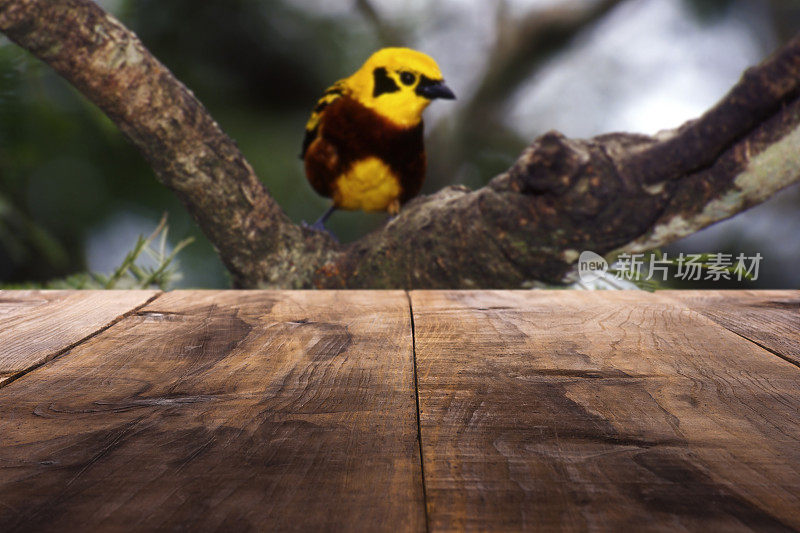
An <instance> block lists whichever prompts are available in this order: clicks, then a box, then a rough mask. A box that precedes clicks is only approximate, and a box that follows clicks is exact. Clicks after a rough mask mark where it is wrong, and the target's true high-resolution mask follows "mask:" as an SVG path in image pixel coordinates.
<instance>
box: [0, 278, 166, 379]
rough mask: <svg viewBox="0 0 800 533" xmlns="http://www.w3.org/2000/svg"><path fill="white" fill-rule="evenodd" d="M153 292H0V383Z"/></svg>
mask: <svg viewBox="0 0 800 533" xmlns="http://www.w3.org/2000/svg"><path fill="white" fill-rule="evenodd" d="M156 294H158V292H157V291H6V290H3V291H0V387H1V386H2V385H3V384H4V383H5V382H7V381H9V380H11V379H13V378H14V377H15V376H17V375H19V374H20V373H22V372H26V371H28V370H30V369H31V368H33V367H36V366H37V365H40V364H42V363H43V362H45V361H47V360H49V359H50V358H52V357H53V356H54V355H56V354H58V353H59V352H60V351H61V350H64V349H65V348H67V347H69V346H71V345H73V344H75V343H76V342H78V341H80V340H82V339H85V338H86V337H88V336H89V335H91V334H93V333H95V332H97V331H99V330H101V329H102V328H104V327H106V326H108V325H109V324H111V323H112V322H114V320H116V319H117V318H119V317H121V316H122V315H124V314H125V313H128V312H130V311H131V310H133V309H136V308H137V307H139V306H141V305H144V304H145V303H146V302H147V301H148V300H149V299H150V298H152V297H153V296H155V295H156Z"/></svg>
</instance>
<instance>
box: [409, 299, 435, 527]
mask: <svg viewBox="0 0 800 533" xmlns="http://www.w3.org/2000/svg"><path fill="white" fill-rule="evenodd" d="M405 293H406V299H408V315H409V318H410V319H411V354H412V356H413V358H414V401H415V404H416V409H417V442H418V443H419V469H420V476H421V477H422V501H423V504H424V506H425V531H426V532H430V530H431V523H430V516H429V514H428V491H427V488H426V486H425V484H426V480H425V455H424V454H423V453H422V422H421V421H420V414H419V375H418V373H417V332H416V329H415V328H414V304H413V303H412V301H411V293H409V292H408V291H405Z"/></svg>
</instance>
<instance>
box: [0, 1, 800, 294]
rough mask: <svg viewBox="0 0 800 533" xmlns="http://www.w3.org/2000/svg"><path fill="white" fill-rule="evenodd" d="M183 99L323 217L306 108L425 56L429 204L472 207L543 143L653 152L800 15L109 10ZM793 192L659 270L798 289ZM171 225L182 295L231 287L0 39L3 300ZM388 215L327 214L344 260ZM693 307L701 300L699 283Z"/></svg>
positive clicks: (65, 102)
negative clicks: (700, 267)
mask: <svg viewBox="0 0 800 533" xmlns="http://www.w3.org/2000/svg"><path fill="white" fill-rule="evenodd" d="M99 3H100V4H101V5H102V6H103V7H104V8H105V9H107V10H108V11H110V12H111V13H113V14H114V15H115V16H117V17H118V18H120V19H121V20H122V21H123V23H125V24H126V25H127V26H128V27H130V28H131V29H133V30H134V31H135V32H136V33H137V34H138V35H139V36H140V37H141V39H142V41H143V42H144V43H145V45H146V46H147V47H148V48H149V49H150V50H151V51H152V52H153V53H154V54H155V56H156V57H158V58H159V59H160V60H161V61H162V62H164V63H165V64H166V65H167V66H168V67H169V68H170V69H172V71H173V72H174V73H175V74H176V75H177V77H178V78H179V79H180V80H182V81H183V82H184V83H185V84H186V85H187V86H188V87H189V88H191V89H192V90H193V91H194V93H195V94H196V95H197V96H198V98H199V99H200V100H201V101H202V102H203V103H204V104H205V105H206V107H207V108H208V109H209V111H210V112H211V115H212V116H213V117H214V118H215V119H216V120H217V121H218V122H219V123H220V125H221V126H222V128H223V130H225V131H226V132H227V133H228V134H229V135H230V136H231V137H233V138H234V139H235V140H236V141H237V142H238V143H239V146H240V148H241V149H242V152H243V153H244V154H245V156H246V157H247V158H248V160H249V161H250V162H251V163H252V164H253V166H254V167H255V169H256V171H257V173H258V175H259V176H260V177H261V179H262V180H263V181H264V183H265V184H266V185H267V187H268V189H269V190H270V192H271V193H272V194H273V195H274V197H275V198H276V199H277V200H278V202H279V203H280V204H281V206H282V207H283V208H284V210H285V211H286V212H287V213H288V215H289V216H290V217H291V218H292V219H293V220H295V221H298V222H299V221H301V220H307V221H313V220H315V219H316V218H317V216H318V215H319V214H320V213H321V212H322V211H323V210H324V209H325V208H326V207H327V205H328V204H327V202H326V201H325V200H324V199H322V198H320V197H318V196H316V195H315V194H314V192H313V191H312V190H311V188H310V187H309V186H308V184H307V182H306V180H305V178H304V175H303V170H302V165H301V162H300V160H299V159H298V154H299V151H300V144H301V141H302V136H303V126H304V124H305V121H306V119H307V116H308V113H309V112H310V110H311V108H312V107H313V105H314V103H315V101H316V98H317V97H318V96H320V95H321V93H322V91H323V90H324V89H325V87H327V86H328V85H329V84H331V83H332V82H333V81H335V80H337V79H339V78H342V77H345V76H347V75H349V74H350V73H352V72H353V71H354V70H356V69H357V68H358V67H359V66H360V65H361V63H362V62H363V61H364V60H365V59H366V58H367V57H368V56H369V54H370V53H371V52H373V51H374V50H375V49H377V48H379V47H381V46H386V45H406V46H411V47H413V48H417V49H420V50H422V51H424V52H427V53H429V54H430V55H432V56H433V57H434V58H435V59H436V60H437V62H438V63H439V65H440V67H441V68H442V71H443V72H444V74H445V77H446V79H447V81H448V85H449V86H450V87H452V88H453V89H454V91H455V92H456V94H457V95H458V100H457V101H456V102H454V103H453V102H436V103H434V104H433V105H432V106H431V107H430V108H429V110H428V111H427V112H426V129H427V145H428V154H429V173H428V179H427V182H426V184H425V188H424V190H423V192H424V193H430V192H434V191H436V190H438V189H440V188H442V187H443V186H446V185H449V184H457V183H461V184H465V185H468V186H469V187H472V188H476V187H480V186H482V185H484V184H485V183H487V182H488V181H489V180H490V179H491V178H492V177H493V176H494V175H496V174H497V173H499V172H502V171H503V170H505V169H506V168H507V167H508V166H509V165H510V164H512V163H513V161H514V160H515V158H516V157H517V155H518V154H519V152H520V150H521V149H522V148H524V146H525V145H526V144H528V143H529V142H530V141H531V140H533V139H534V138H535V137H536V136H537V135H539V134H541V133H543V132H545V131H548V130H551V129H557V130H560V131H562V132H563V133H565V134H566V135H568V136H571V137H589V136H592V135H596V134H600V133H605V132H609V131H628V132H642V133H648V134H652V133H655V132H657V131H658V130H661V129H667V128H673V127H676V126H678V125H680V124H681V123H682V122H684V121H685V120H688V119H690V118H693V117H695V116H697V115H699V114H700V113H702V112H703V111H704V110H705V109H707V108H708V107H709V106H711V105H712V104H713V103H714V102H715V101H716V100H718V99H719V98H720V97H721V96H722V95H723V94H724V93H725V92H726V91H727V90H728V89H729V88H730V87H731V86H732V85H733V84H734V83H735V82H736V81H737V79H738V78H739V76H740V74H741V72H742V71H743V70H744V69H745V68H746V67H747V66H749V65H752V64H755V63H757V62H759V61H760V60H761V59H763V58H764V57H765V56H766V55H768V54H769V53H770V52H771V51H772V50H774V49H775V48H776V47H777V46H778V45H779V44H780V43H782V42H785V41H786V40H788V39H789V38H790V37H791V36H792V35H794V34H795V33H796V32H798V31H800V2H798V1H797V0H475V1H468V0H292V1H288V0H286V1H284V0H203V1H202V2H197V1H195V0H169V1H168V2H164V1H156V0H136V1H133V0H105V1H100V2H99ZM798 206H800V188H798V187H797V186H795V187H791V188H790V189H787V190H785V191H784V192H782V193H780V194H779V195H777V196H775V197H774V198H773V199H772V200H770V201H769V202H767V203H765V204H763V205H761V206H758V207H756V208H754V209H752V210H750V211H748V212H746V213H744V214H742V215H740V216H738V217H736V218H734V219H732V220H730V221H726V222H723V223H720V224H717V225H715V226H712V227H711V228H708V229H706V230H704V231H702V232H700V233H698V234H696V235H693V236H691V237H689V238H687V239H684V240H683V241H681V242H678V243H676V244H674V245H672V246H670V248H669V249H667V250H666V251H667V252H668V253H677V252H681V251H682V252H687V253H694V252H702V253H715V252H728V253H734V254H737V253H741V252H744V253H746V254H755V253H756V252H759V253H761V255H762V256H763V258H764V259H763V260H762V262H761V270H760V273H759V278H758V280H757V281H754V282H745V283H746V286H747V287H753V288H755V287H758V288H797V287H798V286H800V268H798V265H797V260H798V259H800V237H798V236H800V211H798ZM163 213H167V214H168V225H169V238H168V239H167V243H166V247H167V249H169V247H170V246H174V245H175V244H176V243H178V242H179V241H181V240H183V239H185V238H187V237H191V236H193V237H195V241H194V242H193V243H192V244H191V245H189V246H188V247H186V248H185V249H183V250H182V251H181V252H180V254H179V256H178V260H179V262H180V265H179V271H180V272H181V274H182V278H181V279H179V280H176V281H175V284H174V286H176V287H226V286H228V278H227V275H226V273H225V271H224V268H223V267H222V264H221V263H220V261H219V259H218V258H217V257H216V255H215V253H214V251H213V248H212V247H211V245H210V244H209V243H208V241H207V240H206V239H205V238H204V237H203V236H202V234H201V233H200V232H199V230H198V229H197V228H196V227H195V225H194V223H193V222H192V220H191V219H190V217H189V216H188V214H187V213H186V211H185V210H184V209H183V207H182V206H181V205H180V203H179V202H178V201H177V200H176V198H175V197H174V196H173V195H172V194H171V193H170V192H169V191H168V190H166V189H165V188H164V187H162V186H161V185H160V184H159V183H158V182H157V181H156V179H155V177H154V175H153V173H152V171H151V170H150V169H149V167H148V166H147V165H146V164H145V162H144V161H143V159H142V158H141V157H140V156H139V154H138V152H136V150H135V149H134V148H133V147H132V146H131V145H130V144H129V143H128V142H127V141H126V140H125V139H124V138H123V137H122V135H121V134H120V133H119V132H118V131H117V130H116V128H115V127H114V126H113V124H111V122H110V121H109V120H108V119H106V118H105V117H104V116H103V115H102V113H101V112H99V111H98V110H97V109H96V108H95V107H94V106H93V105H92V104H90V103H88V102H87V101H86V100H85V99H84V98H82V97H81V96H80V95H79V94H78V93H77V92H76V91H75V90H73V89H72V88H71V87H70V86H69V85H68V84H67V83H65V82H64V81H63V80H61V79H60V78H59V77H58V76H57V75H56V74H54V73H53V72H52V71H51V70H50V69H49V68H48V67H47V66H45V65H42V64H41V63H39V62H38V61H37V60H35V59H33V58H32V57H30V56H29V55H28V54H27V53H26V52H24V51H22V50H20V49H19V48H17V47H16V46H14V45H13V44H10V43H8V42H7V41H5V40H3V39H2V38H0V284H6V285H16V284H20V283H25V282H44V281H47V280H52V279H54V278H60V277H64V276H67V275H70V274H74V273H76V272H83V271H93V272H100V273H109V272H111V271H112V270H113V269H114V268H115V267H116V266H117V265H119V264H120V263H121V262H122V261H123V259H124V257H125V255H126V254H127V253H128V252H129V251H130V250H131V249H132V248H133V247H134V245H135V243H136V239H137V236H138V235H140V234H144V235H147V234H149V233H151V232H152V231H153V229H154V228H155V227H156V225H157V224H158V221H159V219H160V218H161V216H162V214H163ZM383 218H384V217H383V215H368V214H364V213H344V212H338V213H336V214H335V215H334V216H333V217H332V219H331V222H330V224H329V225H330V227H331V228H332V229H333V231H334V232H335V233H336V234H337V235H338V236H339V238H340V240H343V241H350V240H353V239H356V238H358V237H359V236H361V235H363V234H364V233H366V232H367V231H369V230H370V229H372V228H374V227H376V226H377V225H379V224H380V223H381V222H382V221H383ZM691 286H692V287H697V288H699V287H700V286H701V284H699V283H694V284H692V285H691Z"/></svg>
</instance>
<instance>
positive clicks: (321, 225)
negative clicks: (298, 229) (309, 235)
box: [300, 220, 339, 244]
mask: <svg viewBox="0 0 800 533" xmlns="http://www.w3.org/2000/svg"><path fill="white" fill-rule="evenodd" d="M300 226H302V227H304V228H306V229H310V230H314V231H319V232H320V233H327V234H328V235H329V236H330V237H331V239H333V240H334V242H335V243H337V244H338V243H339V239H337V238H336V235H335V234H334V233H333V232H332V231H331V230H329V229H328V228H326V227H325V223H324V222H322V221H321V220H317V221H316V222H314V223H313V224H309V223H308V222H306V221H305V220H303V221H302V222H300Z"/></svg>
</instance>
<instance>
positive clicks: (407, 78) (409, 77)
mask: <svg viewBox="0 0 800 533" xmlns="http://www.w3.org/2000/svg"><path fill="white" fill-rule="evenodd" d="M400 81H402V82H403V84H404V85H413V84H414V82H415V81H417V77H416V76H414V74H412V73H411V72H401V73H400Z"/></svg>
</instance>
